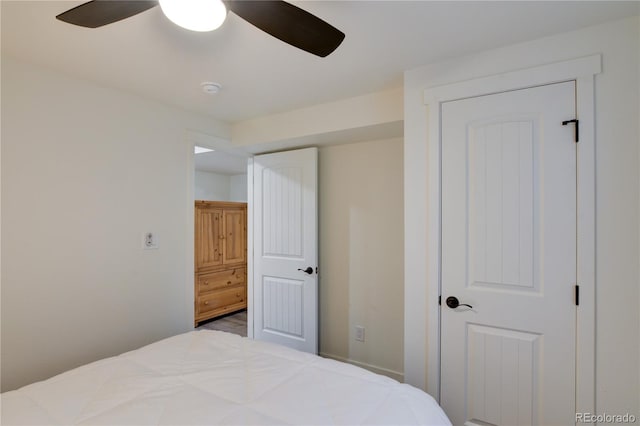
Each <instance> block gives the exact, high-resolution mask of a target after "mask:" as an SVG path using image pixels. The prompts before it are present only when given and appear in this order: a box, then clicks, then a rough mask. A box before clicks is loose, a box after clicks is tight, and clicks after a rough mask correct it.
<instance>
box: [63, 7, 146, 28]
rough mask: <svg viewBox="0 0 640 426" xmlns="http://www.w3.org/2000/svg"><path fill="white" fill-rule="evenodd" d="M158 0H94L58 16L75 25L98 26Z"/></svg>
mask: <svg viewBox="0 0 640 426" xmlns="http://www.w3.org/2000/svg"><path fill="white" fill-rule="evenodd" d="M157 5H158V2H157V1H137V0H136V1H120V0H93V1H90V2H87V3H83V4H81V5H80V6H76V7H74V8H73V9H69V10H67V11H66V12H63V13H61V14H60V15H58V16H56V18H57V19H59V20H61V21H64V22H67V23H69V24H73V25H79V26H81V27H87V28H97V27H101V26H103V25H107V24H112V23H114V22H117V21H120V20H122V19H125V18H129V17H131V16H133V15H137V14H138V13H140V12H144V11H145V10H147V9H151V8H152V7H154V6H157Z"/></svg>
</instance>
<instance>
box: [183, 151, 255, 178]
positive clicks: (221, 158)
mask: <svg viewBox="0 0 640 426" xmlns="http://www.w3.org/2000/svg"><path fill="white" fill-rule="evenodd" d="M195 169H196V170H199V171H202V172H212V173H218V174H224V175H239V174H245V173H246V172H247V156H246V155H236V154H233V153H230V152H224V151H220V150H217V151H210V152H203V153H201V154H196V155H195Z"/></svg>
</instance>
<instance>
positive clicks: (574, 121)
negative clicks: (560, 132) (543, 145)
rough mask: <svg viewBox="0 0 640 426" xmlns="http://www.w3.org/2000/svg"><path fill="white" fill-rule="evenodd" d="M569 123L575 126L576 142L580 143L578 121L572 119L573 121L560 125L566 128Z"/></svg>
mask: <svg viewBox="0 0 640 426" xmlns="http://www.w3.org/2000/svg"><path fill="white" fill-rule="evenodd" d="M569 123H575V124H576V142H580V120H578V119H575V118H574V119H573V120H567V121H563V122H562V125H563V126H566V125H567V124H569Z"/></svg>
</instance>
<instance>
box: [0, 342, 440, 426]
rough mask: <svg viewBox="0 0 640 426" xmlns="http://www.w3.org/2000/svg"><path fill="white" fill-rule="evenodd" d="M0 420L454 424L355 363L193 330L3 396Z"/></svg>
mask: <svg viewBox="0 0 640 426" xmlns="http://www.w3.org/2000/svg"><path fill="white" fill-rule="evenodd" d="M1 402H2V405H1V410H2V418H1V420H2V422H1V423H2V424H3V425H7V426H8V425H19V424H37V425H45V424H59V425H75V424H82V425H104V424H107V425H116V424H118V425H191V424H207V425H211V424H241V425H258V424H260V425H262V424H295V425H307V424H316V425H334V424H346V425H357V424H389V425H399V424H422V425H449V424H451V423H450V422H449V420H448V419H447V417H446V416H445V414H444V412H443V411H442V410H441V409H440V407H439V406H438V404H437V403H436V402H435V401H434V400H433V398H431V397H430V396H429V395H427V394H426V393H424V392H422V391H420V390H418V389H416V388H413V387H411V386H409V385H406V384H400V383H398V382H396V381H395V380H392V379H390V378H387V377H384V376H379V375H376V374H373V373H370V372H368V371H365V370H363V369H361V368H358V367H354V366H352V365H348V364H344V363H341V362H337V361H332V360H329V359H324V358H320V357H318V356H315V355H311V354H306V353H303V352H298V351H295V350H292V349H288V348H285V347H281V346H277V345H272V344H268V343H264V342H258V341H253V340H250V339H247V338H241V337H239V336H236V335H233V334H229V333H223V332H219V331H204V330H203V331H193V332H190V333H186V334H181V335H178V336H174V337H171V338H168V339H165V340H162V341H160V342H157V343H154V344H151V345H149V346H145V347H143V348H141V349H138V350H135V351H132V352H127V353H125V354H122V355H120V356H117V357H113V358H107V359H104V360H101V361H97V362H94V363H92V364H88V365H85V366H83V367H79V368H76V369H74V370H71V371H68V372H66V373H63V374H60V375H58V376H56V377H53V378H51V379H49V380H45V381H43V382H39V383H34V384H32V385H29V386H25V387H23V388H21V389H18V390H16V391H12V392H6V393H4V394H2V400H1Z"/></svg>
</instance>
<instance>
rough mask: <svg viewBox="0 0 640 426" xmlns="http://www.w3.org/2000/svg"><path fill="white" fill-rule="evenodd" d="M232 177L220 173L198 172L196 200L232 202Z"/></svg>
mask: <svg viewBox="0 0 640 426" xmlns="http://www.w3.org/2000/svg"><path fill="white" fill-rule="evenodd" d="M230 178H231V177H230V176H229V175H222V174H219V173H212V172H205V171H201V170H196V172H195V177H194V183H195V185H194V186H195V199H196V200H208V201H231V199H230V197H231V195H230V194H231V179H230Z"/></svg>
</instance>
